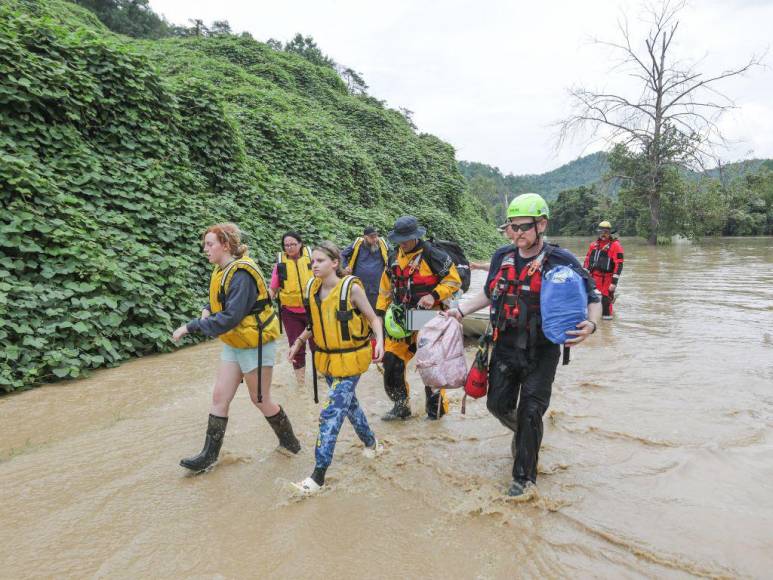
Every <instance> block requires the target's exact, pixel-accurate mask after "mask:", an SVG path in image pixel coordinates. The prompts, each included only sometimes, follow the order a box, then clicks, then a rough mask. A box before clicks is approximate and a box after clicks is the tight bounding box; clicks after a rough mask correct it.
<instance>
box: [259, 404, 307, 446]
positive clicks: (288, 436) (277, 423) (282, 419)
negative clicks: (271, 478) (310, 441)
mask: <svg viewBox="0 0 773 580" xmlns="http://www.w3.org/2000/svg"><path fill="white" fill-rule="evenodd" d="M266 421H268V424H269V425H271V428H272V429H273V430H274V433H276V436H277V439H279V447H281V448H282V449H285V450H287V451H289V452H290V453H292V454H293V455H295V454H296V453H298V452H299V451H300V450H301V443H300V441H298V438H297V437H296V436H295V433H293V426H292V425H291V424H290V418H289V417H288V416H287V415H286V414H285V411H284V409H283V408H282V407H279V412H278V413H277V414H276V415H274V416H273V417H266Z"/></svg>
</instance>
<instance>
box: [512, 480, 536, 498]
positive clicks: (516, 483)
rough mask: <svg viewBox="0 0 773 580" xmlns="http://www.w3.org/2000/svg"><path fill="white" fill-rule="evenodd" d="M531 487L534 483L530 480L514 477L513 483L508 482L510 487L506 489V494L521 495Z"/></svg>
mask: <svg viewBox="0 0 773 580" xmlns="http://www.w3.org/2000/svg"><path fill="white" fill-rule="evenodd" d="M533 487H534V484H533V483H532V482H531V481H521V480H518V479H514V480H513V483H511V484H510V489H508V490H507V495H508V496H510V497H521V496H522V495H524V494H525V493H526V492H527V491H529V490H530V489H531V488H533Z"/></svg>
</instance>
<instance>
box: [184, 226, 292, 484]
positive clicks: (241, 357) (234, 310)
mask: <svg viewBox="0 0 773 580" xmlns="http://www.w3.org/2000/svg"><path fill="white" fill-rule="evenodd" d="M203 246H204V253H205V254H206V256H207V259H208V260H209V261H210V263H212V264H214V265H215V267H214V269H213V270H212V276H211V278H210V282H209V302H208V303H207V305H206V306H205V307H204V309H203V310H202V311H201V318H196V319H193V320H191V321H190V322H188V323H187V324H184V325H182V326H181V327H180V328H178V329H177V330H175V331H174V334H172V340H174V341H175V342H178V341H179V340H180V339H182V337H183V336H185V335H186V334H188V333H200V334H204V335H206V336H217V337H219V338H220V340H221V341H223V343H224V344H223V350H222V353H221V355H220V367H219V368H218V371H217V379H216V381H215V388H214V391H213V392H212V406H211V407H210V411H209V413H210V414H209V424H208V426H207V435H206V438H205V440H204V448H203V449H202V450H201V453H199V454H198V455H195V456H193V457H187V458H185V459H183V460H181V461H180V465H182V466H183V467H186V468H188V469H190V470H192V471H197V472H198V471H204V470H205V469H207V468H208V467H210V466H211V465H212V464H214V463H215V461H217V457H218V454H219V453H220V447H221V446H222V444H223V437H224V436H225V428H226V425H227V423H228V409H229V407H230V405H231V401H232V400H233V398H234V396H235V395H236V390H237V389H238V388H239V384H240V383H241V381H242V379H243V380H244V382H245V383H246V384H247V389H248V390H249V392H250V399H252V402H253V403H254V404H255V406H256V407H257V408H258V409H259V410H260V412H261V413H263V416H264V417H266V420H267V421H268V424H269V425H270V426H271V428H272V429H273V430H274V433H276V435H277V437H278V439H279V448H280V450H283V451H285V452H287V453H290V454H296V453H298V451H300V449H301V445H300V443H299V442H298V439H297V438H296V437H295V434H294V433H293V428H292V425H291V424H290V419H289V418H288V417H287V415H286V414H285V412H284V410H283V409H282V407H280V406H279V405H277V404H276V403H274V402H273V401H272V400H271V375H272V370H273V366H274V360H275V358H276V338H277V337H278V336H279V323H278V321H277V319H276V315H275V313H274V308H273V306H272V305H271V299H270V298H269V296H268V290H267V289H266V283H265V281H264V280H263V276H262V275H261V273H260V269H259V268H258V265H257V264H256V263H255V262H254V261H253V260H252V259H250V258H249V257H247V246H245V245H244V244H242V243H241V233H240V232H239V228H237V227H236V225H234V224H231V223H223V224H215V225H213V226H210V227H209V228H207V230H206V232H204V236H203Z"/></svg>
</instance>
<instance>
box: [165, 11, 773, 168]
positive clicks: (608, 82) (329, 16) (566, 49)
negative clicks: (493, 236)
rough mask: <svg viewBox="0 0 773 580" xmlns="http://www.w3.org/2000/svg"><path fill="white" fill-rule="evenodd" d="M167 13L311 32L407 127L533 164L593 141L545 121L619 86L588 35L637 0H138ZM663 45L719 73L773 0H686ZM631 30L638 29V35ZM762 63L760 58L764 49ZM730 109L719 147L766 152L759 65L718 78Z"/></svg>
mask: <svg viewBox="0 0 773 580" xmlns="http://www.w3.org/2000/svg"><path fill="white" fill-rule="evenodd" d="M150 4H151V6H152V7H153V9H154V10H155V11H156V12H158V13H160V14H163V15H164V16H166V18H167V19H168V20H170V21H171V22H174V23H176V24H188V19H192V18H200V19H202V20H204V22H205V23H207V24H209V23H210V22H212V21H213V20H228V21H229V22H230V24H231V27H232V29H233V30H234V31H242V30H246V31H249V32H250V33H251V34H252V35H253V36H254V37H255V38H256V39H257V40H262V41H265V40H267V39H269V38H276V39H278V40H282V41H285V40H288V39H290V38H291V37H292V36H294V34H295V33H296V32H301V33H303V34H304V35H311V36H313V37H314V39H315V40H316V42H317V44H318V45H319V47H320V48H321V49H322V50H323V52H325V53H326V54H328V55H329V56H330V57H332V58H333V59H334V60H335V61H336V62H338V63H341V64H345V65H347V66H349V67H351V68H353V69H355V70H357V71H359V72H360V73H361V74H362V75H363V77H364V78H365V81H366V82H367V84H368V85H369V86H370V89H369V91H368V92H369V93H370V94H372V95H373V96H375V97H377V98H379V99H384V100H386V101H387V103H388V104H389V106H391V107H395V108H396V107H406V108H408V109H410V110H412V111H414V121H415V123H416V124H417V125H418V127H419V130H421V131H424V132H428V133H433V134H435V135H437V136H439V137H441V138H442V139H444V140H446V141H448V142H450V143H451V144H452V145H453V146H454V147H455V148H456V150H457V158H459V159H465V160H470V161H480V162H483V163H487V164H489V165H494V166H497V167H499V168H500V169H501V170H502V172H503V173H505V174H507V173H511V172H512V173H515V174H523V173H542V172H544V171H548V170H550V169H554V168H555V167H558V166H559V165H561V164H563V163H565V162H567V161H570V160H572V159H575V158H576V157H578V156H579V155H582V154H583V153H587V152H590V151H593V150H594V149H598V146H595V147H594V146H591V147H590V148H588V147H587V146H586V144H585V143H582V142H577V143H574V144H570V145H568V146H565V147H564V148H563V149H561V150H560V151H558V152H556V150H555V148H554V141H555V139H554V137H555V128H554V127H553V125H554V123H555V122H556V121H558V120H559V119H561V118H562V117H563V116H565V115H566V114H567V112H568V110H569V99H568V97H567V88H569V87H570V86H573V85H582V86H585V87H587V88H595V89H610V88H623V89H629V90H630V89H631V88H632V87H631V85H630V84H629V82H628V81H627V80H625V79H624V78H622V77H621V74H620V73H619V72H618V73H611V72H610V69H611V67H612V65H613V64H614V63H613V62H612V61H611V60H610V58H611V55H610V53H609V52H608V51H607V50H606V49H604V48H602V47H599V46H598V45H596V44H594V43H593V42H592V41H591V39H592V38H594V37H597V38H600V39H603V40H618V39H619V35H618V33H617V29H616V26H617V22H618V20H619V19H620V18H621V16H622V15H624V14H627V15H628V19H629V21H630V23H631V25H632V27H634V29H635V27H636V26H637V20H638V19H639V17H640V16H641V8H640V7H641V4H640V3H639V2H634V1H627V0H585V1H584V2H578V1H576V0H551V1H548V2H541V3H540V2H524V1H522V0H490V1H486V0H478V1H472V0H424V1H420V0H391V1H390V2H375V1H371V0H340V1H332V0H330V1H320V0H284V1H279V2H277V1H272V2H261V1H259V0H258V1H252V0H219V1H217V2H214V1H212V0H150ZM680 20H681V24H680V31H679V33H678V36H677V46H676V47H675V49H676V50H675V53H674V54H678V55H679V56H680V57H681V58H685V59H694V58H704V61H703V63H704V64H703V65H702V66H701V70H705V71H706V72H707V73H712V72H719V71H721V70H724V69H726V68H729V67H734V66H738V65H740V64H742V63H743V62H744V61H746V60H748V59H749V58H750V57H751V56H752V55H753V54H762V53H765V52H766V51H768V49H769V48H770V44H771V39H773V34H771V29H773V0H726V1H721V0H700V1H698V0H693V2H692V3H691V4H689V5H688V7H687V9H685V10H684V11H683V12H682V13H681V16H680ZM637 38H640V39H643V35H642V34H639V35H638V36H637ZM765 63H766V64H767V65H768V67H770V65H771V64H773V59H772V58H771V54H770V53H768V54H767V56H766V57H765ZM718 88H721V89H723V90H724V92H725V93H726V94H728V95H729V96H731V97H732V98H733V99H734V100H735V102H736V104H737V106H738V108H737V110H735V111H733V112H731V113H730V114H728V115H727V116H726V117H725V118H724V120H723V121H722V128H723V130H724V133H725V136H726V137H728V138H730V139H732V140H734V141H735V142H736V143H735V144H734V145H733V147H732V148H731V149H730V150H728V151H726V152H725V153H724V154H723V157H725V158H726V159H727V160H737V159H741V158H746V157H751V156H755V157H773V67H770V68H758V69H756V70H754V71H752V72H751V73H749V74H748V75H746V76H745V77H744V78H735V79H731V80H729V81H727V82H725V83H724V84H722V85H719V86H718Z"/></svg>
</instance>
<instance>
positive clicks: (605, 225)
mask: <svg viewBox="0 0 773 580" xmlns="http://www.w3.org/2000/svg"><path fill="white" fill-rule="evenodd" d="M599 229H600V230H611V229H612V224H611V223H609V222H608V221H607V220H604V221H603V222H601V223H600V224H599Z"/></svg>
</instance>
